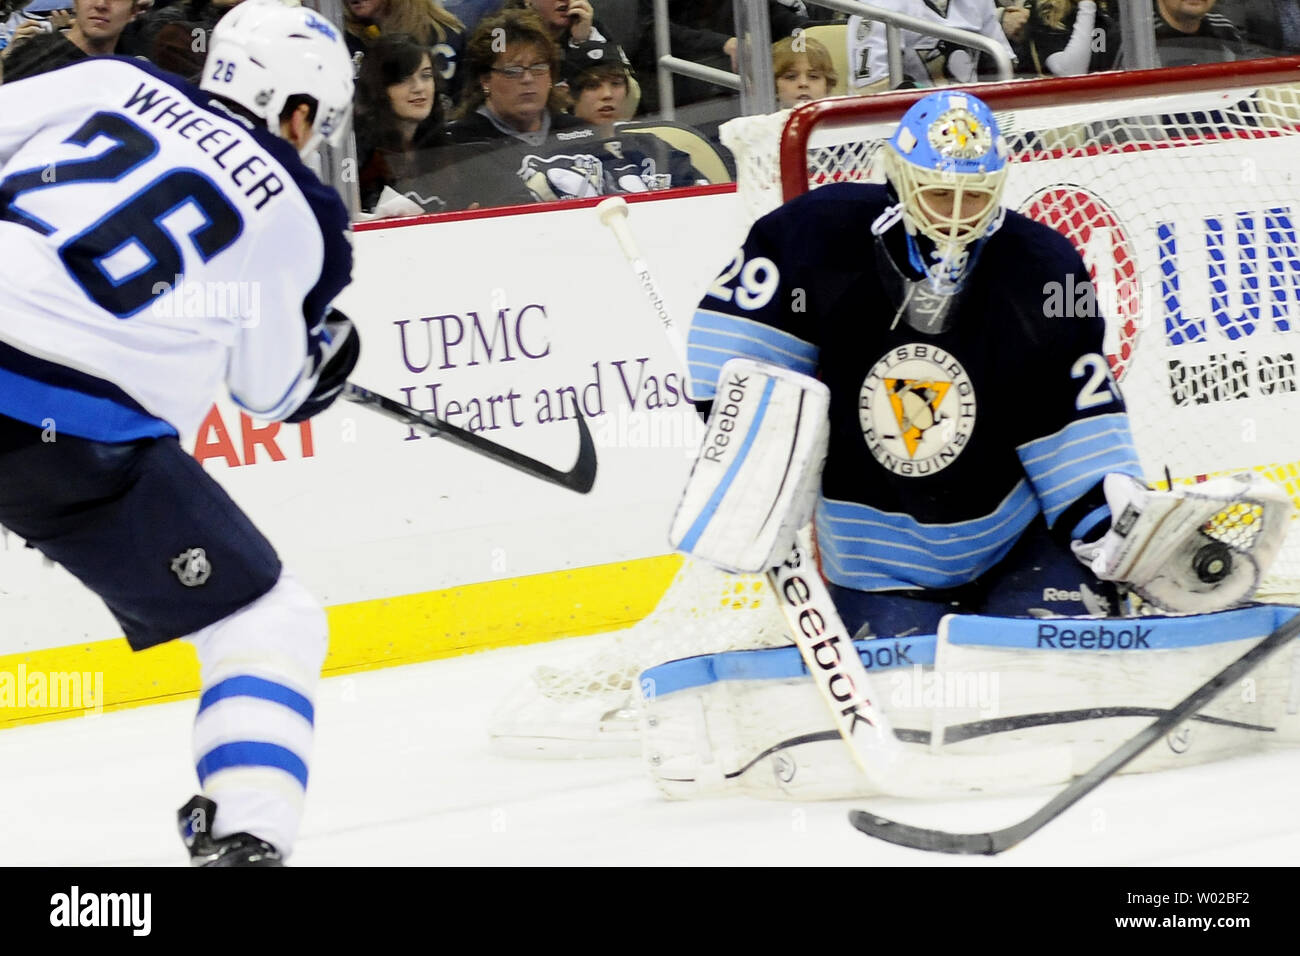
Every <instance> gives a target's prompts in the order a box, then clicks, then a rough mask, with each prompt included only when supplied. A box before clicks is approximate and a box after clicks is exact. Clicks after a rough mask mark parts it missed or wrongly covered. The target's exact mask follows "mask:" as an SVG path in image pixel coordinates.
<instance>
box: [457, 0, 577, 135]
mask: <svg viewBox="0 0 1300 956" xmlns="http://www.w3.org/2000/svg"><path fill="white" fill-rule="evenodd" d="M465 57H466V64H465V66H466V71H467V80H468V82H467V84H466V86H465V93H464V95H463V96H462V97H461V102H460V105H459V107H458V109H457V111H456V119H455V121H454V122H452V123H451V124H450V125H449V126H448V128H447V131H446V140H447V142H448V143H449V144H453V145H480V144H481V145H493V144H495V143H498V142H500V141H501V140H503V139H508V138H514V139H518V140H521V141H522V142H525V143H528V144H530V145H538V144H540V143H542V142H543V141H544V140H545V139H546V137H547V136H548V135H550V132H551V129H552V128H553V127H554V128H556V129H565V128H572V127H575V126H579V125H581V123H580V122H579V121H578V120H576V119H574V118H573V117H571V116H569V115H567V114H566V113H565V112H564V110H565V108H566V107H567V106H568V105H569V101H568V96H567V95H566V94H565V92H564V91H563V90H562V89H560V88H557V87H556V85H555V81H556V80H557V79H558V78H559V74H560V62H561V57H560V48H559V46H558V44H556V42H555V41H554V40H553V39H552V38H551V34H550V31H549V30H547V29H546V28H545V27H544V25H543V24H542V21H541V20H540V19H539V18H538V16H537V14H535V13H533V12H532V11H530V10H514V9H510V10H504V11H502V12H501V13H500V14H498V15H497V16H495V17H487V18H486V19H484V20H482V21H481V22H480V23H479V28H478V30H477V31H475V33H474V36H473V37H472V38H471V39H470V42H469V44H468V45H467V47H466V49H465Z"/></svg>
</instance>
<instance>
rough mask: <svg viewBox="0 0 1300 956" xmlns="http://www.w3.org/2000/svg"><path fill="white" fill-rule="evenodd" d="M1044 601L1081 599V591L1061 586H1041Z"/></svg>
mask: <svg viewBox="0 0 1300 956" xmlns="http://www.w3.org/2000/svg"><path fill="white" fill-rule="evenodd" d="M1043 600H1044V601H1082V600H1083V592H1082V591H1066V590H1064V589H1062V588H1043Z"/></svg>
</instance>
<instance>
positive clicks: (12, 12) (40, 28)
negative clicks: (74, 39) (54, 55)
mask: <svg viewBox="0 0 1300 956" xmlns="http://www.w3.org/2000/svg"><path fill="white" fill-rule="evenodd" d="M71 24H72V0H31V2H30V3H27V4H26V5H24V4H23V0H18V3H17V4H16V6H14V5H11V4H10V3H8V2H7V0H0V59H2V58H3V55H4V49H5V47H7V46H8V45H9V41H10V40H12V39H13V37H14V36H15V35H16V34H18V33H19V32H20V31H21V35H22V36H24V37H26V36H32V35H34V34H37V33H49V32H51V31H53V30H62V29H64V28H65V27H68V26H71ZM24 27H25V28H26V29H23V28H24Z"/></svg>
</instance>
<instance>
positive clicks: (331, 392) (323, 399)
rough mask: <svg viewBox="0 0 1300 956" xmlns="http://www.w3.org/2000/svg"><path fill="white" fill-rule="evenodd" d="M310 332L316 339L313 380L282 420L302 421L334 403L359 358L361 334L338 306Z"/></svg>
mask: <svg viewBox="0 0 1300 956" xmlns="http://www.w3.org/2000/svg"><path fill="white" fill-rule="evenodd" d="M312 335H313V337H316V338H318V339H319V342H320V345H319V348H320V352H319V356H318V364H317V366H316V368H317V372H316V384H315V385H314V386H313V387H312V390H311V394H309V395H308V396H307V398H306V400H305V401H304V402H303V403H302V404H301V405H299V406H298V408H297V409H296V410H295V411H294V413H293V414H292V415H290V416H289V417H288V418H286V419H285V421H286V422H305V421H306V420H307V419H309V418H312V417H313V416H315V415H319V414H320V413H321V412H323V411H325V409H327V408H329V407H330V406H331V405H332V404H334V400H335V399H336V398H338V397H339V394H340V393H341V392H342V391H343V386H344V385H346V384H347V381H348V376H349V375H351V374H352V370H353V369H354V368H356V367H357V359H359V358H361V335H360V333H358V332H357V330H356V327H355V326H354V325H353V324H352V320H351V319H349V318H348V317H347V316H346V315H344V314H343V313H342V312H340V311H339V310H338V309H330V310H329V312H328V313H326V315H325V321H324V322H323V323H321V326H320V327H319V328H318V329H317V330H316V331H314V332H313V333H312Z"/></svg>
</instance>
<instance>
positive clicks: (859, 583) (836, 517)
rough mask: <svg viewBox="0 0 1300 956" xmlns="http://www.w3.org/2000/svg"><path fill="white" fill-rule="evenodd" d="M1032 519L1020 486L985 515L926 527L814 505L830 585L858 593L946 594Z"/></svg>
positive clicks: (907, 518) (998, 556)
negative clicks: (924, 590)
mask: <svg viewBox="0 0 1300 956" xmlns="http://www.w3.org/2000/svg"><path fill="white" fill-rule="evenodd" d="M1038 513H1039V507H1038V499H1037V498H1035V497H1034V493H1033V492H1032V491H1031V490H1030V487H1029V483H1028V482H1027V481H1024V480H1021V481H1019V482H1017V483H1016V485H1015V487H1014V488H1012V489H1011V492H1010V493H1009V494H1008V495H1007V497H1006V498H1004V499H1003V500H1002V502H1001V504H999V505H998V507H997V509H996V510H995V511H993V513H992V514H988V515H985V516H983V517H981V518H973V519H971V520H969V521H958V522H954V523H952V524H941V525H927V524H922V523H921V522H919V521H917V520H916V519H915V518H913V517H912V516H911V515H905V514H898V513H895V512H888V511H881V510H879V509H877V508H872V507H871V506H869V505H863V504H858V503H857V502H852V501H833V500H828V499H826V498H820V499H819V500H818V502H817V546H818V548H819V549H820V551H821V557H822V568H823V570H824V571H825V572H826V577H827V578H828V579H829V580H831V581H833V582H834V583H835V584H838V585H841V586H842V587H847V588H856V589H857V590H860V591H884V590H890V589H897V588H918V587H921V588H950V587H956V586H958V585H961V584H966V583H968V582H970V581H973V580H974V579H975V578H977V577H979V576H980V575H981V574H983V573H984V572H985V571H987V570H988V569H989V568H991V567H993V565H995V564H997V563H998V562H999V561H1000V560H1002V558H1003V557H1004V556H1005V555H1006V553H1007V552H1008V551H1010V550H1011V547H1012V545H1014V544H1015V543H1016V541H1017V539H1019V537H1020V535H1021V533H1022V532H1023V531H1024V530H1025V528H1027V527H1029V525H1030V523H1031V522H1032V521H1033V520H1034V518H1035V517H1036V516H1037V515H1038Z"/></svg>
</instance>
